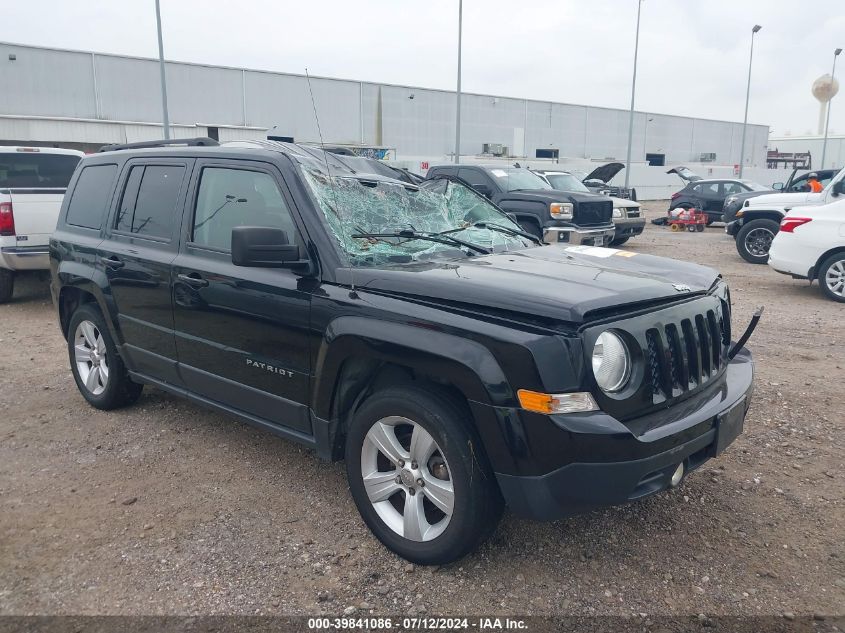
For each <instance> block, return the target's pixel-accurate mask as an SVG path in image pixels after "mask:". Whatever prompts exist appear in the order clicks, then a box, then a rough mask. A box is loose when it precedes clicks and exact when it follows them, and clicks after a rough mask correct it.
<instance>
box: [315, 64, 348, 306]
mask: <svg viewBox="0 0 845 633" xmlns="http://www.w3.org/2000/svg"><path fill="white" fill-rule="evenodd" d="M305 79H306V80H307V81H308V92H309V93H310V94H311V107H312V108H313V109H314V120H315V121H316V122H317V134H318V135H319V137H320V149H321V150H322V151H323V160H324V161H325V163H326V175H328V177H329V184H330V185H331V188H332V197H333V198H334V206H335V209H336V211H337V213H338V216H340V205H339V204H338V202H337V190H336V189H335V186H334V178H333V177H332V172H331V169H330V168H329V157H328V154H326V148H325V144H324V143H323V130H322V129H321V128H320V117H319V116H317V102H316V101H315V100H314V90H313V89H312V88H311V75H309V74H308V69H307V68H306V69H305ZM340 220H341V222H340V226H341V228H342V229H343V232H344V237H345V238H346V239H347V240H348V239H349V236H348V235H345V233H346V225H345V224H344V223H343V217H342V216H340ZM354 270H355V266H352V265H350V266H349V285H350V288H349V298H350V299H357V298H358V293H357V292H355V276H354Z"/></svg>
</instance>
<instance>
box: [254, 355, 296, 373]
mask: <svg viewBox="0 0 845 633" xmlns="http://www.w3.org/2000/svg"><path fill="white" fill-rule="evenodd" d="M246 366H247V367H257V368H258V369H263V370H264V371H269V372H270V373H271V374H279V375H280V376H284V377H285V378H293V372H292V371H290V370H289V369H282V368H281V367H276V366H275V365H271V364H270V363H262V362H261V361H257V360H252V359H251V358H247V359H246Z"/></svg>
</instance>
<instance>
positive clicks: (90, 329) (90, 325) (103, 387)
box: [67, 303, 144, 411]
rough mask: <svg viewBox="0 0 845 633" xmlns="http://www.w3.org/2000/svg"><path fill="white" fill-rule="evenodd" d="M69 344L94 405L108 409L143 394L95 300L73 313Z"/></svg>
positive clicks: (76, 371)
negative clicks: (129, 371) (130, 376)
mask: <svg viewBox="0 0 845 633" xmlns="http://www.w3.org/2000/svg"><path fill="white" fill-rule="evenodd" d="M67 346H68V357H69V358H70V368H71V371H72V372H73V379H74V380H75V381H76V386H77V388H78V389H79V392H80V393H81V394H82V396H83V397H84V398H85V399H86V400H87V401H88V403H89V404H90V405H91V406H93V407H96V408H97V409H103V410H106V411H108V410H110V409H117V408H118V407H123V406H126V405H128V404H132V403H133V402H135V401H136V400H137V399H138V397H139V396H140V395H141V391H142V390H143V388H144V385H141V384H138V383H136V382H133V381H132V380H131V379H130V378H129V374H128V373H127V371H126V366H125V365H124V364H123V359H122V358H121V357H120V354H118V352H117V347H116V346H115V344H114V341H113V340H112V337H111V334H109V330H108V328H107V327H106V322H105V319H104V318H103V315H102V314H101V313H100V310H99V309H98V308H97V307H96V306H95V305H94V304H91V303H85V304H83V305H82V306H81V307H80V308H79V309H77V310H76V312H74V313H73V315H72V316H71V317H70V323H69V325H68V331H67Z"/></svg>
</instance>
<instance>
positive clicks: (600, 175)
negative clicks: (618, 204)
mask: <svg viewBox="0 0 845 633" xmlns="http://www.w3.org/2000/svg"><path fill="white" fill-rule="evenodd" d="M623 169H625V164H624V163H607V164H606V165H602V166H601V167H596V168H595V169H594V170H593V171H591V172H590V173H589V174H587V175H586V176H584V178H583V180H601V181H602V182H610V181H611V180H612V179H613V177H614V176H615V175H616V174H618V173H619V172H620V171H622V170H623Z"/></svg>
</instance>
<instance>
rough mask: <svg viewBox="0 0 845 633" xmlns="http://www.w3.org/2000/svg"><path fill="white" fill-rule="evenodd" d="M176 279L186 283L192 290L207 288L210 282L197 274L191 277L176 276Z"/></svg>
mask: <svg viewBox="0 0 845 633" xmlns="http://www.w3.org/2000/svg"><path fill="white" fill-rule="evenodd" d="M176 277H177V278H178V279H179V281H184V282H185V283H186V284H188V285H189V286H191V287H192V288H205V287H206V286H207V285H208V280H207V279H203V278H202V277H200V276H199V275H198V274H197V273H191V274H190V275H184V274H182V275H176Z"/></svg>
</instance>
